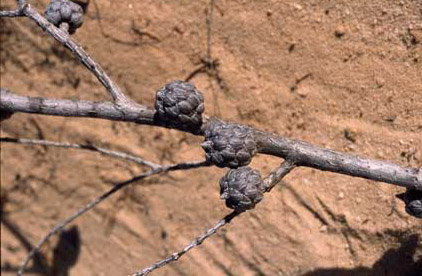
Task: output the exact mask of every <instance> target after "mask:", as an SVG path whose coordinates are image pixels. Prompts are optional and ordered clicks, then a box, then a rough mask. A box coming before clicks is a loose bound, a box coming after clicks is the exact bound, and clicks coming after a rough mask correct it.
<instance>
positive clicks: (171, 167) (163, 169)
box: [18, 161, 208, 276]
mask: <svg viewBox="0 0 422 276" xmlns="http://www.w3.org/2000/svg"><path fill="white" fill-rule="evenodd" d="M204 166H208V164H207V163H206V162H204V161H193V162H184V163H179V164H173V165H168V166H159V167H156V168H153V169H150V170H149V171H147V172H145V173H143V174H140V175H138V176H135V177H133V178H131V179H129V180H126V181H123V182H120V183H118V184H116V185H114V186H113V187H112V188H111V189H110V190H108V191H107V192H105V193H103V194H102V195H100V196H99V197H97V198H96V199H94V200H93V201H91V202H90V203H88V204H87V205H85V206H84V207H83V208H81V209H79V210H78V211H76V212H75V213H74V214H73V215H72V216H70V217H69V218H67V219H66V220H64V221H63V222H61V223H59V224H57V225H56V226H54V227H53V228H52V229H51V230H50V231H49V233H48V234H47V235H45V236H44V237H43V238H42V239H41V240H39V241H38V243H37V245H36V246H35V247H34V248H32V250H31V251H30V252H29V253H28V255H27V256H26V257H25V259H23V261H22V264H21V266H20V267H19V271H18V275H19V276H20V275H22V274H23V272H24V271H25V268H26V266H27V265H28V262H29V261H30V260H31V259H32V257H34V255H35V254H36V253H37V252H38V251H39V250H40V248H41V247H42V246H43V245H44V244H45V243H46V242H47V241H48V240H49V239H50V238H51V237H52V236H53V235H54V234H56V233H58V232H60V231H61V230H62V229H64V228H65V227H66V226H67V225H68V224H69V223H71V222H72V221H74V220H75V219H77V218H78V217H80V216H81V215H83V214H84V213H86V212H87V211H89V210H91V209H92V208H94V207H95V206H97V205H98V204H99V203H101V202H102V201H103V200H105V199H106V198H108V197H109V196H111V195H112V194H114V193H115V192H117V191H118V190H120V189H122V188H123V187H126V186H127V185H129V184H131V183H134V182H136V181H139V180H142V179H144V178H146V177H149V176H152V175H155V174H159V173H163V172H169V171H176V170H189V169H195V168H201V167H204Z"/></svg>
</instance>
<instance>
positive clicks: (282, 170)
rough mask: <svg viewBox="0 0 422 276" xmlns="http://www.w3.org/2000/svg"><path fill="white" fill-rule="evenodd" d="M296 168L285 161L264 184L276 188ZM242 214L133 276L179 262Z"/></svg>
mask: <svg viewBox="0 0 422 276" xmlns="http://www.w3.org/2000/svg"><path fill="white" fill-rule="evenodd" d="M295 166H296V165H295V164H294V162H292V161H290V160H286V161H284V162H283V163H282V164H281V165H280V166H279V167H277V169H276V170H275V171H274V172H272V173H270V174H269V175H268V176H267V177H266V178H265V179H264V180H263V181H264V183H267V185H270V186H272V187H274V186H275V185H276V184H277V183H278V182H280V180H281V179H282V178H283V177H285V176H286V175H287V174H288V173H289V172H291V171H292V169H294V167H295ZM268 191H269V190H265V191H264V192H268ZM242 213H243V212H238V211H236V210H235V211H233V212H231V213H230V214H228V215H226V216H225V217H224V218H223V219H222V220H220V221H219V222H218V223H217V224H215V225H214V226H213V227H211V228H210V229H208V230H207V231H205V233H204V234H202V235H201V236H199V237H197V238H196V239H194V240H193V241H192V242H191V243H189V244H188V245H187V246H185V247H184V248H183V249H182V250H180V251H178V252H175V253H173V254H171V255H170V256H168V257H167V258H165V259H163V260H161V261H159V262H156V263H154V264H152V265H151V266H149V267H147V268H144V269H142V270H140V271H138V272H136V273H135V274H133V275H132V276H145V275H147V274H149V273H151V272H152V271H154V270H156V269H158V268H160V267H163V266H166V265H168V264H170V263H172V262H175V261H177V260H179V259H180V257H182V256H183V255H184V254H185V253H187V252H188V251H189V250H191V249H193V248H195V247H197V246H198V245H200V244H201V243H202V242H203V241H204V240H206V239H207V238H209V237H211V236H212V235H214V234H215V233H216V232H217V231H218V230H219V229H220V228H222V227H223V226H225V225H227V224H228V223H230V221H232V220H233V219H234V218H235V217H237V216H238V215H240V214H242Z"/></svg>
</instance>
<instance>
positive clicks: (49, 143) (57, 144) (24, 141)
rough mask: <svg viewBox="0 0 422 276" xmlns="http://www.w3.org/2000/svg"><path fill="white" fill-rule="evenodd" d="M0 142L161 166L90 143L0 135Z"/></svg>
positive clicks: (151, 166) (149, 165)
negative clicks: (81, 151)
mask: <svg viewBox="0 0 422 276" xmlns="http://www.w3.org/2000/svg"><path fill="white" fill-rule="evenodd" d="M0 142H4V143H16V144H26V145H41V146H47V147H59V148H73V149H81V150H88V151H94V152H99V153H101V154H104V155H108V156H112V157H117V158H121V159H124V160H128V161H131V162H135V163H136V164H139V165H145V166H148V167H150V168H158V167H161V166H160V165H158V164H155V163H153V162H150V161H147V160H144V159H143V158H141V157H138V156H135V155H133V154H129V153H124V152H120V151H112V150H109V149H106V148H101V147H97V146H94V145H92V144H71V143H60V142H54V141H47V140H38V139H23V138H9V137H0Z"/></svg>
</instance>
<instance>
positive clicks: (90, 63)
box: [19, 1, 135, 106]
mask: <svg viewBox="0 0 422 276" xmlns="http://www.w3.org/2000/svg"><path fill="white" fill-rule="evenodd" d="M22 2H25V1H22ZM22 4H23V6H22V12H23V14H24V15H25V16H27V17H28V18H30V19H32V20H33V21H35V22H36V23H37V24H38V25H39V26H40V27H41V28H42V29H43V30H44V31H46V32H47V33H49V34H50V35H51V36H52V37H53V38H54V39H56V40H57V41H58V42H60V43H61V44H63V45H64V46H65V47H66V48H68V49H69V50H70V51H71V52H72V53H73V54H74V55H75V56H76V57H77V59H78V60H79V61H80V62H81V63H82V64H83V65H85V66H86V67H87V68H88V69H89V70H90V71H91V72H92V73H93V74H94V75H95V76H96V77H97V79H98V80H99V81H100V82H101V83H102V84H103V86H104V87H105V88H106V89H107V91H108V93H109V94H110V96H111V97H112V99H113V101H114V102H116V103H117V104H118V106H121V105H126V104H129V103H131V104H132V105H134V104H135V103H134V102H133V101H132V100H130V99H129V98H128V97H126V95H125V94H123V92H122V91H121V90H120V88H119V87H118V86H117V84H115V83H114V82H113V81H112V80H111V78H110V77H109V76H108V75H107V74H106V73H105V72H104V70H103V69H102V68H101V66H100V65H99V64H98V63H97V62H95V61H94V60H93V59H92V58H91V57H90V56H89V55H88V53H87V52H86V51H85V50H84V49H83V48H82V46H80V45H79V44H78V43H76V41H75V40H73V39H72V38H71V37H70V36H69V34H68V33H67V32H66V31H65V30H62V29H60V28H57V27H55V26H54V25H53V24H51V23H50V22H48V21H47V19H45V18H44V17H43V16H42V15H40V14H39V13H38V12H37V11H36V10H35V9H34V8H32V6H31V5H29V4H24V3H20V4H19V5H20V6H21V5H22Z"/></svg>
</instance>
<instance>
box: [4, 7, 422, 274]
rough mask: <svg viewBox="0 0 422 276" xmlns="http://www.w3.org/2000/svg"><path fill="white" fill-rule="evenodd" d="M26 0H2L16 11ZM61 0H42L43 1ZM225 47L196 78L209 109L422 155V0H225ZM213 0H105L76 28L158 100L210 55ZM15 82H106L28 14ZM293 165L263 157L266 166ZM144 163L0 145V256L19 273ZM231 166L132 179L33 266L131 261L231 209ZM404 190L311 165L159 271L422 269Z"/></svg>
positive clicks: (81, 270)
mask: <svg viewBox="0 0 422 276" xmlns="http://www.w3.org/2000/svg"><path fill="white" fill-rule="evenodd" d="M14 2H15V1H12V0H4V1H3V0H2V9H7V8H9V9H11V8H13V7H14V4H15V3H14ZM47 2H48V1H31V3H33V5H34V6H36V7H37V8H40V9H44V7H45V5H46V3H47ZM215 2H216V3H215V9H214V16H213V23H212V58H214V59H216V60H218V62H219V66H218V67H217V71H216V72H214V71H204V72H200V73H198V74H196V75H194V76H193V77H192V79H191V82H192V83H194V84H195V85H196V86H197V87H198V88H199V89H200V90H201V91H202V92H203V93H204V95H205V101H206V113H207V114H208V115H218V116H221V117H222V118H224V119H227V120H232V121H235V122H243V123H246V124H249V125H252V126H255V127H259V128H262V129H264V130H266V131H271V132H275V133H278V134H280V135H285V136H288V137H292V138H296V139H301V140H305V141H308V142H310V143H313V144H316V145H320V146H324V147H328V148H331V149H335V150H338V151H343V152H349V153H351V154H357V155H360V156H365V157H371V158H377V159H381V160H390V161H392V162H394V163H397V164H401V165H403V166H412V167H421V166H422V138H421V137H422V2H421V1H420V0H413V1H393V0H390V1H384V0H383V1H378V0H372V1H367V0H355V1H345V0H344V1H343V0H340V1H328V0H321V1H314V0H311V1H298V0H297V1H294V0H286V1H229V0H216V1H215ZM207 4H208V1H202V0H201V1H170V0H168V1H152V0H150V1H135V0H133V1H111V0H95V1H92V0H91V1H90V2H89V4H88V6H87V14H86V18H85V19H86V20H85V23H84V26H83V27H82V28H81V29H79V30H78V31H77V32H76V34H75V35H74V37H75V39H77V40H78V41H79V42H80V43H81V44H82V45H83V46H84V47H85V49H86V50H87V51H88V52H89V53H90V54H91V55H92V56H93V57H94V58H95V59H96V60H97V61H98V62H99V63H100V64H101V65H102V66H103V68H104V69H105V70H106V71H107V72H108V73H109V74H110V75H111V77H112V78H113V79H114V80H115V81H116V82H117V83H118V84H119V85H120V86H121V87H122V89H123V90H124V91H125V92H126V93H127V94H128V95H129V96H130V97H132V98H133V99H134V100H136V101H137V102H140V103H143V104H147V105H152V104H153V101H154V95H155V91H156V90H157V89H159V88H160V87H161V86H163V85H164V84H166V83H167V82H169V81H171V80H174V79H186V78H187V77H189V75H190V74H191V73H192V72H193V71H195V70H196V69H198V68H199V67H201V65H202V64H203V63H202V60H203V59H204V58H206V55H207V42H206V41H207V25H206V14H207ZM1 86H2V87H8V88H10V89H11V90H13V91H14V92H16V93H20V94H25V95H31V96H42V97H52V98H53V97H54V98H63V99H88V100H105V99H108V98H107V94H106V92H105V90H104V88H103V87H102V86H101V85H100V84H99V83H98V81H97V80H96V79H95V78H94V77H93V76H92V75H91V73H90V72H89V71H88V70H86V69H85V68H84V67H83V66H82V65H81V64H79V63H78V62H77V61H76V60H75V59H74V58H73V57H72V55H71V54H70V53H69V52H68V51H67V50H65V49H64V48H63V47H62V46H61V45H59V44H58V43H57V42H55V41H54V40H53V39H52V38H50V37H48V35H46V34H45V33H43V32H42V31H41V30H40V29H39V28H38V27H37V26H36V25H35V24H34V23H32V22H30V21H29V20H28V19H25V18H19V19H2V20H1ZM1 136H8V137H20V138H36V139H48V140H56V141H67V142H75V143H88V142H89V143H93V144H95V145H97V146H103V147H107V148H110V149H114V150H121V151H125V152H131V153H134V154H138V155H140V156H143V157H145V158H147V159H149V160H151V161H154V162H158V163H163V164H169V163H173V162H179V161H188V160H200V159H203V158H204V157H203V151H202V149H201V148H200V146H199V145H200V142H201V138H200V137H194V136H191V135H189V134H184V133H180V132H177V131H173V130H166V129H159V128H155V127H148V126H139V125H134V124H129V123H120V122H108V121H102V120H95V119H80V118H79V119H78V118H59V117H57V118H54V117H47V116H37V115H28V114H17V115H14V116H13V117H12V118H11V119H10V120H7V121H5V122H4V123H2V126H1ZM279 162H280V160H279V159H277V158H272V157H265V156H258V157H256V158H255V159H254V161H253V163H252V167H254V168H256V169H259V170H260V171H261V172H262V174H266V173H268V172H269V171H270V170H271V169H272V168H274V167H276V166H277V164H278V163H279ZM144 170H145V168H142V167H139V166H135V165H133V164H130V163H127V162H124V161H120V160H116V159H110V158H107V157H104V156H101V155H99V154H96V153H90V152H81V151H78V150H65V149H53V148H45V147H41V146H23V145H12V144H1V196H2V209H3V213H2V224H1V266H2V274H3V273H4V275H13V272H14V271H16V268H17V266H18V265H19V263H20V261H21V259H22V258H23V257H24V256H25V254H26V253H27V249H26V248H27V247H28V246H29V244H28V243H32V244H34V243H36V242H37V241H38V239H40V238H41V237H42V236H43V235H44V234H45V233H47V232H48V230H49V229H50V228H51V227H52V226H53V225H54V224H56V223H57V222H59V221H61V220H63V219H64V218H66V217H67V216H69V215H71V214H72V213H73V212H74V211H75V210H76V209H78V208H79V207H81V206H83V205H84V204H86V203H88V202H89V201H90V200H91V199H93V198H95V197H96V196H97V195H99V194H101V193H102V192H104V191H106V190H107V189H109V187H111V185H112V183H115V182H116V181H121V180H125V179H127V178H130V177H132V176H134V175H136V174H138V173H140V172H142V171H144ZM225 171H226V170H224V169H218V168H202V169H197V170H192V171H187V172H172V173H167V174H165V175H162V176H159V177H151V178H150V179H148V180H146V181H142V182H139V183H137V184H135V185H131V186H130V187H127V188H126V189H124V190H122V191H120V192H119V193H118V194H117V195H114V196H113V197H112V198H110V199H109V200H107V201H105V202H103V203H102V204H101V205H100V206H99V207H97V208H95V209H94V210H92V211H91V212H89V213H88V214H86V215H85V216H83V217H81V218H80V219H78V220H77V221H76V222H75V223H74V224H72V225H71V227H70V228H68V230H67V231H66V232H64V233H62V235H61V238H60V239H59V238H57V237H56V238H54V239H53V240H52V242H50V243H49V244H48V245H47V246H45V247H44V248H43V254H42V255H43V256H42V257H43V258H44V259H45V260H46V262H47V263H46V264H43V263H42V262H37V263H35V264H34V265H32V266H30V269H29V271H30V272H31V273H29V274H28V275H40V274H41V275H46V273H45V272H43V270H45V269H47V270H50V271H51V272H52V274H54V275H127V274H130V273H133V272H134V271H136V270H137V269H140V268H142V267H145V266H147V265H149V264H151V263H153V262H155V261H157V260H160V259H162V258H163V257H165V256H167V255H168V254H169V253H172V252H173V251H175V250H179V249H180V248H182V247H183V246H185V245H186V244H187V243H188V242H190V241H191V240H192V239H193V238H194V237H196V236H197V235H198V234H201V233H202V232H203V231H204V230H206V229H207V228H208V227H210V226H212V225H213V224H214V223H216V222H217V221H218V220H219V219H220V218H222V217H223V216H224V215H225V214H227V213H228V212H229V210H228V209H227V208H226V207H225V206H224V202H223V201H221V200H219V187H218V181H219V179H220V177H221V176H222V175H223V174H224V173H225ZM403 190H404V189H401V188H398V187H395V186H391V185H388V184H383V183H377V182H374V181H368V180H363V179H358V178H352V177H348V176H343V175H338V174H333V173H328V172H321V171H317V170H313V169H307V168H299V169H297V170H295V171H294V172H293V173H291V174H290V175H289V176H288V177H286V181H285V185H280V186H278V187H277V188H276V189H274V190H273V191H272V192H271V193H270V194H268V195H266V196H265V198H264V200H263V201H262V202H261V203H260V204H259V205H258V206H257V207H256V208H255V209H254V210H252V211H250V212H248V213H246V214H244V215H242V216H241V217H239V218H237V219H236V220H234V221H233V222H232V223H231V224H230V225H229V226H228V227H226V228H225V229H223V230H222V231H221V232H219V233H218V234H216V235H215V236H214V237H212V238H211V239H209V240H207V241H206V242H205V243H204V244H203V245H201V246H200V247H199V248H197V249H196V250H194V251H192V252H191V253H189V254H188V255H186V256H184V257H183V258H182V259H181V260H179V261H178V262H176V263H174V264H172V265H170V266H167V267H166V268H164V269H162V270H159V271H158V272H157V273H155V274H154V275H204V276H205V275H300V276H305V275H306V276H321V275H421V274H419V273H421V271H422V238H421V235H422V226H421V221H420V220H419V221H418V220H416V219H413V218H411V217H409V216H408V215H406V213H405V212H404V205H403V203H402V202H401V201H399V200H398V199H396V198H395V195H396V194H397V193H400V192H402V191H403Z"/></svg>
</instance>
